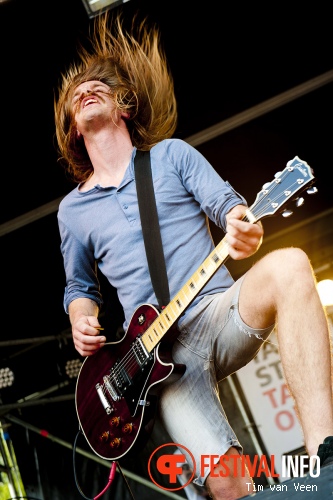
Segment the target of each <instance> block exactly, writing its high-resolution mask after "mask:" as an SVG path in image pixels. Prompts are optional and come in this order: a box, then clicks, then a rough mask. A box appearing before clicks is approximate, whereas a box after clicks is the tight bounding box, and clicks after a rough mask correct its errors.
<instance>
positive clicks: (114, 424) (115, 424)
mask: <svg viewBox="0 0 333 500" xmlns="http://www.w3.org/2000/svg"><path fill="white" fill-rule="evenodd" d="M119 424H120V417H112V418H111V419H110V425H112V427H118V425H119Z"/></svg>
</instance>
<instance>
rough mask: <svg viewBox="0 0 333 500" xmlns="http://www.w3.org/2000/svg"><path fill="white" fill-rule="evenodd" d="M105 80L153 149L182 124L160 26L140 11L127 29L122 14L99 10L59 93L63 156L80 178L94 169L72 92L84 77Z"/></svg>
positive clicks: (136, 142) (141, 144)
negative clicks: (79, 131)
mask: <svg viewBox="0 0 333 500" xmlns="http://www.w3.org/2000/svg"><path fill="white" fill-rule="evenodd" d="M90 80H99V81H101V82H103V83H105V84H106V85H108V86H109V87H110V95H111V96H112V98H113V99H114V102H115V105H116V107H117V108H118V109H119V110H121V111H125V112H126V113H128V116H129V118H128V119H126V125H127V128H128V130H129V133H130V136H131V140H132V144H133V146H135V147H137V148H138V149H142V150H150V149H151V148H152V146H154V145H155V144H157V143H158V142H160V141H161V140H163V139H167V138H170V137H172V135H173V133H174V131H175V129H176V126H177V104H176V98H175V93H174V83H173V78H172V75H171V72H170V70H169V67H168V63H167V60H166V55H165V51H164V49H163V47H162V44H161V37H160V32H159V29H158V28H157V26H156V25H155V24H153V25H150V24H149V22H148V20H147V18H144V19H142V20H141V21H140V20H139V16H138V15H135V16H134V17H133V19H132V21H131V23H130V25H129V28H128V29H127V28H126V27H125V22H124V19H123V17H122V15H121V14H119V13H117V14H115V15H113V16H111V15H110V14H109V12H106V13H104V14H101V15H100V16H97V17H96V18H95V19H94V21H93V25H92V28H91V31H90V34H89V36H88V37H87V40H86V44H85V45H83V43H80V44H79V48H78V53H77V61H76V62H73V63H72V64H71V65H70V66H69V67H68V69H67V71H66V72H64V73H62V74H61V77H60V83H59V85H58V88H57V91H58V92H57V97H56V96H55V98H54V111H55V126H56V139H57V144H58V150H59V155H60V157H59V160H60V161H61V162H62V163H63V164H64V166H65V167H66V168H67V171H68V174H69V176H70V177H71V179H72V180H74V181H75V182H84V181H85V180H86V179H87V178H88V177H89V175H90V174H91V172H92V170H93V166H92V164H91V162H90V159H89V156H88V153H87V151H86V149H85V145H84V141H83V139H82V138H78V137H77V134H76V126H75V121H74V115H73V111H72V103H71V101H72V95H73V93H74V91H75V88H76V87H77V86H78V85H80V84H81V83H83V82H86V81H90Z"/></svg>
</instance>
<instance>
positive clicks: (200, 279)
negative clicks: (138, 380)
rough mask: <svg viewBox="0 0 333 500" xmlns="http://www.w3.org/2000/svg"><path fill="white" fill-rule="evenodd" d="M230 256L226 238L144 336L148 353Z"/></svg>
mask: <svg viewBox="0 0 333 500" xmlns="http://www.w3.org/2000/svg"><path fill="white" fill-rule="evenodd" d="M228 255H229V253H228V244H227V240H226V237H224V238H223V239H222V241H220V243H219V244H218V245H217V246H216V247H215V248H214V250H213V251H212V252H211V253H210V254H209V255H208V257H207V258H206V259H205V260H204V262H203V263H202V264H201V266H200V267H199V269H197V271H195V273H194V274H192V276H191V278H190V279H189V280H188V281H187V282H186V283H185V285H184V286H183V287H182V288H181V290H180V291H179V292H178V293H177V295H175V297H174V298H173V299H172V300H171V301H170V302H169V304H168V305H167V306H166V307H165V308H164V309H163V310H162V312H161V314H160V315H159V316H158V317H157V318H156V319H155V321H154V322H153V323H152V324H151V325H150V327H149V328H148V329H147V330H146V331H145V333H144V334H143V335H142V337H141V341H142V342H143V344H144V346H145V348H146V349H147V351H148V352H151V351H152V350H153V349H154V348H155V347H156V345H157V344H158V343H159V342H160V341H161V340H162V338H163V337H164V335H165V334H166V333H167V332H168V330H169V329H170V328H171V326H172V325H173V324H174V323H175V322H176V321H177V320H178V318H179V317H180V316H181V315H182V314H183V312H184V311H185V309H186V308H187V307H188V306H189V304H190V303H191V302H192V300H193V299H194V298H195V297H196V296H197V295H198V293H199V292H200V290H202V288H203V287H204V286H205V285H206V283H208V281H209V280H210V278H212V276H213V275H214V274H215V272H216V271H217V270H218V269H219V267H221V266H222V264H223V263H224V262H225V261H226V260H227V258H228Z"/></svg>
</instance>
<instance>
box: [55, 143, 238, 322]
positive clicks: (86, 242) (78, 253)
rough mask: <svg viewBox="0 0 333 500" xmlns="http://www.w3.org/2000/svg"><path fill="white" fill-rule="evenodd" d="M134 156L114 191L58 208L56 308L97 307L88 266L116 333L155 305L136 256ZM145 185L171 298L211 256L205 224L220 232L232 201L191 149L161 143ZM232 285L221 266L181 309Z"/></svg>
mask: <svg viewBox="0 0 333 500" xmlns="http://www.w3.org/2000/svg"><path fill="white" fill-rule="evenodd" d="M135 153H136V149H135V148H134V150H133V154H132V158H131V161H130V163H129V165H128V167H127V170H126V172H125V175H124V178H123V180H122V182H121V184H120V185H119V186H118V187H117V188H116V187H112V186H110V187H107V188H105V187H101V186H99V185H96V186H94V187H93V188H92V189H90V190H89V191H86V192H80V191H79V186H78V187H76V188H75V189H73V190H72V191H71V192H70V193H69V194H68V195H67V196H66V197H65V198H64V199H63V200H62V201H61V203H60V206H59V211H58V223H59V230H60V236H61V252H62V255H63V259H64V269H65V275H66V286H65V292H64V308H65V311H66V312H68V306H69V304H70V302H71V301H73V300H74V299H77V298H82V297H86V298H89V299H92V300H94V301H96V302H97V304H99V306H101V305H102V296H101V293H100V287H99V283H98V279H97V273H96V266H98V267H99V268H100V270H101V272H102V273H103V274H104V275H105V276H106V278H107V279H108V280H109V282H110V283H111V285H112V286H113V287H115V288H116V290H117V293H118V297H119V300H120V303H121V304H122V307H123V309H124V314H125V322H124V325H123V326H124V329H126V328H127V327H128V324H129V322H130V320H131V317H132V315H133V313H134V311H135V309H136V308H137V307H138V306H139V305H141V304H143V303H149V304H154V305H156V304H157V300H156V297H155V294H154V291H153V288H152V284H151V279H150V274H149V269H148V264H147V259H146V253H145V248H144V242H143V236H142V229H141V221H140V215H139V208H138V201H137V193H136V185H135V178H134V158H135ZM150 157H151V168H152V177H153V183H154V191H155V197H156V205H157V211H158V216H159V223H160V229H161V237H162V242H163V249H164V255H165V261H166V267H167V274H168V280H169V288H170V296H171V298H172V297H173V296H175V295H176V294H177V293H178V292H179V290H180V289H181V288H182V287H183V285H184V284H185V283H186V282H187V281H188V280H189V278H190V277H191V276H192V274H193V273H195V272H196V271H197V269H198V268H199V266H200V265H201V263H202V262H203V261H204V260H205V258H206V257H207V256H208V255H209V254H210V252H212V250H213V249H214V242H213V239H212V236H211V233H210V230H209V223H208V218H209V219H211V220H212V221H213V222H214V223H215V224H216V225H217V226H219V227H221V228H223V229H225V216H226V214H227V213H228V212H229V210H230V209H231V208H233V207H234V206H235V205H238V204H244V205H246V201H245V199H244V198H243V197H242V196H240V195H239V194H238V193H237V192H235V190H234V189H233V188H232V187H231V186H230V184H229V183H228V182H227V181H224V180H223V179H222V178H221V177H220V176H219V175H218V174H217V172H216V171H215V170H214V169H213V167H212V166H211V165H210V163H209V162H208V161H207V160H206V159H205V158H204V156H203V155H202V154H201V153H199V152H198V151H197V150H196V149H195V148H193V147H192V146H190V145H189V144H187V143H186V142H185V141H182V140H180V139H167V140H164V141H161V142H160V143H158V144H157V145H156V146H154V147H153V148H152V149H151V151H150ZM232 283H233V279H232V277H231V275H230V274H229V272H228V270H227V269H226V267H225V266H221V267H220V268H219V269H218V271H217V272H216V273H215V274H214V276H213V277H212V278H211V279H210V281H209V282H208V283H207V284H206V285H205V286H204V288H203V289H202V290H201V291H200V292H199V294H198V296H197V297H196V298H195V299H194V300H193V301H192V302H191V304H190V305H189V306H188V308H187V310H186V312H185V315H186V313H187V312H188V311H190V310H191V309H192V307H194V306H195V304H196V303H197V302H198V300H200V298H202V297H203V296H204V295H206V294H212V293H216V292H218V291H224V290H226V289H227V288H229V287H230V286H231V284H232Z"/></svg>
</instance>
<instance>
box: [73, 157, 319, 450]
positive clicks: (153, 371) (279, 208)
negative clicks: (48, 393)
mask: <svg viewBox="0 0 333 500" xmlns="http://www.w3.org/2000/svg"><path fill="white" fill-rule="evenodd" d="M314 181H315V179H314V176H313V172H312V169H311V168H310V167H309V165H308V164H307V163H306V162H304V161H302V160H300V159H299V158H298V156H295V158H294V159H293V160H291V161H289V162H288V163H287V166H286V168H285V169H284V170H283V171H282V172H278V173H277V174H275V178H274V179H273V180H272V181H271V182H269V183H267V184H265V185H264V186H263V188H262V190H261V191H260V192H259V193H258V194H257V197H256V200H255V202H254V203H253V205H252V206H251V207H250V208H249V209H248V210H247V211H246V213H245V216H244V220H246V221H248V222H250V223H255V222H257V221H259V220H261V219H263V218H265V217H270V216H273V215H275V214H278V213H281V212H284V215H290V214H291V213H292V212H290V211H288V210H285V206H286V204H287V203H288V202H290V201H296V206H300V205H301V204H302V201H304V200H303V198H300V197H299V196H298V195H299V193H301V192H302V191H304V190H305V189H307V188H308V193H309V194H311V193H314V192H316V191H317V189H316V188H315V187H311V186H312V185H313V183H314ZM227 257H228V244H227V241H226V238H225V237H224V238H223V239H222V241H221V242H220V243H219V244H218V245H217V246H216V247H215V249H214V250H213V251H212V252H211V254H210V255H208V257H207V258H206V259H205V260H204V262H203V263H202V264H201V266H200V267H199V269H198V270H197V271H196V272H195V273H194V274H193V275H192V276H191V277H190V279H189V280H188V281H187V283H185V285H184V286H183V287H182V289H181V290H180V291H179V292H178V293H177V295H176V296H175V297H174V298H173V299H172V300H171V301H170V302H169V304H168V305H167V306H166V307H165V308H164V309H162V310H159V309H158V308H157V307H155V306H153V305H150V304H143V305H141V306H139V307H138V308H137V309H136V311H135V312H134V314H133V316H132V318H131V321H130V324H129V327H128V329H127V331H126V333H125V334H124V336H123V338H122V339H121V340H119V341H117V342H110V343H107V344H105V346H104V347H102V348H101V349H100V350H99V351H97V352H96V353H95V354H94V355H92V356H89V357H87V358H85V360H84V361H83V363H82V366H81V369H80V372H79V375H78V378H77V383H76V391H75V405H76V412H77V415H78V419H79V424H80V427H81V430H82V432H83V434H84V436H85V438H86V440H87V442H88V444H89V446H90V447H91V448H92V450H93V451H94V453H95V454H96V455H98V456H100V457H102V458H104V459H106V460H118V459H120V458H124V457H125V456H126V455H127V454H129V453H131V454H132V453H134V452H138V451H139V450H140V449H141V448H142V447H143V446H144V445H145V443H146V441H147V439H148V438H149V435H150V433H151V431H152V428H153V425H154V417H155V409H156V404H157V400H158V393H159V391H160V390H161V389H162V388H163V386H164V385H165V384H169V383H172V382H173V381H174V380H177V379H179V377H181V376H182V375H183V374H184V372H185V369H186V367H185V366H184V365H179V364H175V363H174V362H173V360H172V357H171V348H172V344H173V341H174V340H175V338H176V336H177V334H178V333H179V332H178V330H177V328H176V322H177V320H178V318H179V317H180V316H181V315H182V314H183V312H184V311H185V309H186V308H187V307H188V305H189V304H190V303H191V302H192V300H193V299H194V298H195V297H196V296H197V294H198V293H199V292H200V290H201V289H202V288H203V287H204V286H205V284H206V283H207V282H208V281H209V279H210V278H211V277H212V276H213V275H214V273H215V272H216V271H217V269H218V268H219V267H220V266H221V265H222V264H223V263H224V262H225V261H226V260H227Z"/></svg>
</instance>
